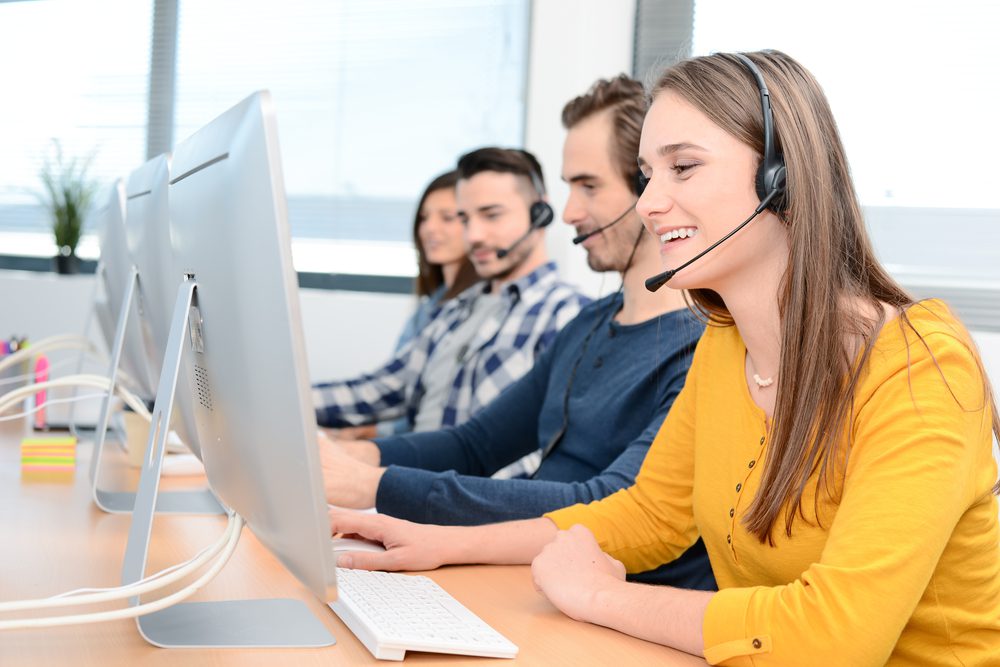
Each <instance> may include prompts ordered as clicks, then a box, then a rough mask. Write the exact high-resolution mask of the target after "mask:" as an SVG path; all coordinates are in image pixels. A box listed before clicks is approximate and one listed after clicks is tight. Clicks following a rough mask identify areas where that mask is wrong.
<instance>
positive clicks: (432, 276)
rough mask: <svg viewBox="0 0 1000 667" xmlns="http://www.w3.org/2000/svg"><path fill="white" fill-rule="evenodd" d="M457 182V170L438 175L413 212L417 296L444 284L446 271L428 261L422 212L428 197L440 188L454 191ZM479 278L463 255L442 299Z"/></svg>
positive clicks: (470, 284) (427, 293) (425, 189)
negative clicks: (421, 233) (422, 227)
mask: <svg viewBox="0 0 1000 667" xmlns="http://www.w3.org/2000/svg"><path fill="white" fill-rule="evenodd" d="M456 183H458V172H457V171H449V172H446V173H444V174H441V175H440V176H438V177H436V178H435V179H434V180H433V181H431V182H430V183H428V185H427V187H426V188H424V193H423V194H422V195H420V202H419V203H417V211H416V213H414V214H413V244H414V245H415V246H416V247H417V267H418V271H417V279H416V281H415V283H414V288H415V290H416V293H417V296H430V295H431V294H433V293H434V291H435V290H437V288H438V287H440V286H441V285H443V284H444V271H443V270H442V269H441V265H440V264H431V263H430V262H428V261H427V255H426V254H425V253H424V244H423V242H421V240H420V233H419V229H420V221H421V219H422V217H421V213H420V212H421V211H422V210H423V208H424V203H425V202H426V201H427V197H429V196H430V194H431V193H432V192H437V191H438V190H451V191H452V192H454V191H455V184H456ZM478 280H479V276H478V275H477V274H476V269H475V268H474V267H473V266H472V262H471V261H470V260H469V258H468V257H463V258H462V265H461V266H460V267H459V269H458V273H456V274H455V282H454V283H452V285H451V287H449V288H448V289H447V290H445V294H444V296H443V297H442V300H445V301H446V300H448V299H450V298H452V297H454V296H456V295H458V294H460V293H461V292H463V291H465V289H466V288H468V287H471V286H472V285H473V283H475V282H476V281H478Z"/></svg>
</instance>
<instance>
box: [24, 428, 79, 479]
mask: <svg viewBox="0 0 1000 667" xmlns="http://www.w3.org/2000/svg"><path fill="white" fill-rule="evenodd" d="M75 469H76V438H75V437H73V436H71V435H62V436H45V437H40V438H24V439H23V440H21V478H22V479H31V480H44V481H66V480H72V479H73V471H74V470H75Z"/></svg>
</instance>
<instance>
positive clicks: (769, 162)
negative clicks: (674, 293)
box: [640, 53, 787, 292]
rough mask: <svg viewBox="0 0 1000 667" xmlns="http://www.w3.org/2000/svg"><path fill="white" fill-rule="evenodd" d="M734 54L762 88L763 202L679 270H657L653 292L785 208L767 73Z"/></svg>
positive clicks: (759, 179)
mask: <svg viewBox="0 0 1000 667" xmlns="http://www.w3.org/2000/svg"><path fill="white" fill-rule="evenodd" d="M732 55H733V56H734V57H735V58H736V59H738V60H739V61H740V62H741V63H742V64H743V65H744V66H745V67H746V68H747V69H748V70H750V74H752V75H753V78H754V81H756V83H757V90H758V91H760V106H761V114H762V120H763V125H764V154H763V155H762V156H761V160H760V165H759V166H758V167H757V174H756V176H755V177H754V188H755V190H756V192H757V198H758V199H759V200H760V204H759V205H758V206H757V208H756V210H754V212H753V213H752V214H751V215H750V217H749V218H747V219H746V220H744V221H743V222H741V223H740V224H739V225H737V226H736V227H735V228H734V229H733V230H732V231H731V232H729V233H728V234H726V235H725V236H723V237H722V238H721V239H719V240H718V241H716V242H715V243H713V244H712V245H710V246H708V247H707V248H705V249H704V250H702V251H701V252H700V253H698V254H697V255H695V256H694V257H692V258H691V259H689V260H688V261H686V262H684V263H683V264H681V265H680V266H678V267H677V268H676V269H667V270H666V271H664V272H663V273H658V274H657V275H655V276H653V277H652V278H649V279H647V280H646V289H648V290H649V291H650V292H655V291H656V290H658V289H660V288H661V287H663V286H664V285H665V284H666V283H667V281H669V280H670V279H671V278H673V277H674V274H676V273H677V272H678V271H680V270H681V269H683V268H685V267H687V266H689V265H691V264H692V263H694V262H696V261H698V260H699V259H701V258H702V257H704V256H705V255H707V254H708V253H709V252H711V251H712V250H714V249H715V248H717V247H718V246H719V245H721V244H722V243H723V242H724V241H726V240H727V239H729V238H730V237H731V236H733V235H734V234H735V233H736V232H738V231H740V230H741V229H743V228H744V227H746V226H747V225H748V224H750V221H751V220H753V219H754V218H756V217H757V216H758V215H760V214H761V213H762V212H764V211H765V210H766V209H771V210H772V211H774V212H775V213H777V214H779V215H780V214H781V213H782V212H784V210H785V208H786V194H787V193H786V183H785V175H786V170H785V159H784V157H782V156H781V155H780V154H779V153H778V149H777V147H776V146H775V141H774V116H773V115H772V114H771V95H770V93H768V91H767V84H766V83H764V75H763V74H761V73H760V70H759V69H757V65H755V64H754V62H753V61H752V60H750V58H748V57H747V56H746V55H744V54H742V53H734V54H732ZM640 181H641V183H640V186H641V187H642V188H643V189H645V187H646V183H648V182H649V179H647V178H645V177H644V176H643V177H642V178H641V179H640Z"/></svg>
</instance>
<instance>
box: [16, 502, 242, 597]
mask: <svg viewBox="0 0 1000 667" xmlns="http://www.w3.org/2000/svg"><path fill="white" fill-rule="evenodd" d="M235 526H236V515H235V514H230V515H229V522H228V523H227V524H226V529H225V530H224V531H223V532H222V534H221V535H220V536H219V537H218V538H217V539H216V541H215V542H214V543H213V544H210V545H209V546H207V547H205V548H204V549H202V550H201V551H200V552H199V553H198V554H197V555H196V556H195V557H194V558H191V559H189V560H187V561H185V562H183V563H178V564H177V565H174V566H172V567H169V568H167V569H165V570H162V571H160V572H157V573H156V574H152V575H150V576H148V577H145V578H144V579H140V580H139V581H135V582H132V583H131V584H125V585H123V586H113V587H109V588H79V589H77V590H74V591H68V592H66V593H60V594H59V595H53V596H51V597H47V598H41V599H37V600H16V601H13V602H2V603H0V613H2V612H11V611H23V610H25V609H46V608H49V607H70V606H76V605H86V604H99V603H103V602H112V601H114V600H123V599H126V598H130V597H135V596H136V595H141V594H143V593H149V592H152V591H156V590H159V589H161V588H165V587H167V586H169V585H170V584H172V583H174V582H175V581H179V580H181V579H183V578H185V577H187V576H189V575H191V574H193V573H194V572H196V571H198V570H200V569H201V568H202V567H204V566H205V565H206V564H207V563H209V562H211V560H212V559H213V558H215V557H216V556H218V555H219V553H220V552H221V551H222V550H223V549H225V547H226V544H227V543H228V542H229V540H230V539H231V537H232V535H231V533H232V531H233V530H234V529H235Z"/></svg>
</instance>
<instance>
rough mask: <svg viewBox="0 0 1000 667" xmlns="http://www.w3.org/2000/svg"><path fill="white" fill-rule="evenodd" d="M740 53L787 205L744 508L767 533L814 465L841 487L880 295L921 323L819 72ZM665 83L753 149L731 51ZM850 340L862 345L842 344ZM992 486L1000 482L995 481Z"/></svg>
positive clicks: (712, 305)
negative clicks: (765, 405)
mask: <svg viewBox="0 0 1000 667" xmlns="http://www.w3.org/2000/svg"><path fill="white" fill-rule="evenodd" d="M746 55H747V56H748V57H749V58H751V59H752V60H753V62H754V63H755V64H756V65H757V67H758V68H759V69H760V70H761V72H762V73H763V75H764V79H765V82H766V83H767V87H768V90H769V93H770V98H771V107H772V109H773V114H774V128H775V135H776V143H777V148H778V151H779V152H780V153H781V154H782V155H783V156H784V159H785V164H786V167H787V194H786V200H785V201H786V210H785V211H784V212H783V213H782V214H781V216H780V217H781V219H782V221H783V222H784V223H785V225H786V226H787V229H788V238H789V245H790V251H789V260H788V268H787V270H786V273H785V275H784V276H783V278H782V282H781V287H780V288H779V294H778V306H779V311H780V314H781V359H780V364H779V367H778V385H777V392H778V393H777V397H776V403H775V409H774V419H773V422H772V430H771V434H770V443H769V445H768V454H767V457H766V459H765V465H764V470H763V471H762V478H761V485H760V491H758V493H757V495H756V497H755V498H754V499H753V502H752V503H751V505H750V507H749V509H748V511H747V515H746V517H745V518H744V524H745V525H746V527H747V530H748V531H749V532H751V533H753V534H754V535H755V536H757V538H758V539H760V540H761V542H767V541H772V537H771V536H772V533H773V529H774V526H775V524H776V523H778V521H779V519H780V518H781V516H782V515H784V528H785V534H786V535H789V536H790V535H791V530H792V522H793V520H794V518H795V515H796V514H799V515H800V516H801V517H803V518H805V516H806V515H805V513H804V512H803V508H802V496H803V492H804V490H805V488H806V485H807V483H808V481H809V479H810V477H811V476H812V475H813V474H814V473H816V472H817V471H818V483H819V485H820V486H822V487H823V488H825V489H828V490H832V491H831V492H832V493H833V494H837V493H839V491H838V490H839V488H840V487H839V482H841V481H842V479H843V470H844V469H845V468H846V461H847V456H848V454H849V450H850V442H849V439H847V438H845V437H844V434H845V433H847V432H848V429H847V426H848V424H847V422H848V420H849V419H850V418H851V413H852V411H853V398H854V393H855V390H856V388H857V386H858V383H859V381H860V377H861V374H862V372H863V369H864V368H865V366H866V362H867V361H868V358H869V355H870V354H871V351H872V347H873V345H874V343H875V339H876V336H877V335H878V332H879V331H880V330H881V328H882V326H883V324H884V323H885V315H884V312H885V311H884V309H883V306H882V304H887V305H888V306H889V307H890V308H891V309H893V310H897V311H899V313H900V315H899V326H901V327H905V328H909V329H911V330H913V331H914V333H916V335H917V336H918V337H919V336H920V334H919V333H918V332H916V331H915V330H914V329H913V326H912V324H910V322H909V319H908V318H907V316H906V309H907V308H909V307H910V306H912V305H913V303H914V302H913V299H912V298H911V297H910V296H909V295H908V294H907V293H906V291H905V290H903V288H902V287H900V286H899V284H898V283H897V282H896V281H895V280H893V278H892V277H891V276H889V274H888V273H887V272H886V271H885V269H884V268H882V266H881V265H880V264H879V262H878V260H877V259H876V257H875V253H874V250H873V248H872V244H871V241H870V240H869V238H868V233H867V230H866V228H865V223H864V218H863V215H862V211H861V205H860V203H859V201H858V197H857V193H856V192H855V190H854V185H853V183H852V181H851V177H850V170H849V168H848V164H847V158H846V154H845V152H844V148H843V145H842V143H841V141H840V134H839V132H838V130H837V125H836V122H835V121H834V119H833V114H832V112H831V111H830V106H829V104H828V102H827V100H826V96H825V95H824V94H823V91H822V89H821V88H820V86H819V84H818V83H817V82H816V81H815V79H814V78H813V77H812V75H811V74H810V73H809V72H808V71H806V70H805V68H803V67H802V66H801V65H800V64H799V63H797V62H796V61H795V60H793V59H792V58H790V57H788V56H787V55H785V54H783V53H780V52H777V51H764V52H757V53H749V54H746ZM665 90H670V91H672V92H674V93H676V94H678V95H680V96H681V97H683V98H684V99H685V100H686V101H687V102H688V103H690V104H692V105H693V106H695V107H696V108H697V109H699V110H700V111H701V112H702V113H704V114H705V115H706V116H708V117H709V118H710V119H711V120H712V121H713V122H714V123H715V124H716V125H718V126H719V127H721V128H722V129H723V130H725V131H726V132H728V133H730V134H731V135H732V136H734V137H736V138H737V139H739V140H740V141H742V142H743V143H745V144H747V145H748V146H750V147H751V148H753V149H754V150H755V151H756V152H757V153H758V155H761V154H763V143H764V142H763V121H762V112H761V104H760V94H759V91H758V88H757V84H756V82H755V80H754V79H753V76H752V74H751V73H750V71H749V70H748V69H747V67H746V66H745V65H744V64H743V63H741V62H740V61H739V60H738V59H737V58H736V57H735V56H733V55H732V54H714V55H711V56H705V57H701V58H694V59H691V60H687V61H684V62H681V63H679V64H678V65H675V66H674V67H672V68H670V69H668V70H667V71H666V72H665V73H664V74H663V75H662V76H661V78H660V80H659V81H658V82H657V84H656V87H655V88H654V89H653V91H652V95H653V97H656V95H658V94H659V93H661V92H663V91H665ZM690 294H691V296H690V298H691V300H692V301H693V308H694V309H695V310H696V312H699V313H700V314H701V315H702V316H703V317H705V318H706V319H707V320H708V321H709V323H710V324H713V325H723V326H725V325H732V324H733V320H732V317H731V315H730V313H729V311H728V309H727V308H726V305H725V303H724V302H723V301H722V299H721V298H720V296H719V295H718V294H717V293H715V292H713V291H710V290H692V291H691V293H690ZM858 303H862V304H866V305H867V306H868V308H863V309H862V310H863V311H866V312H859V310H858V309H857V307H856V304H858ZM852 304H854V305H853V306H852ZM871 313H875V315H871ZM904 333H905V331H904ZM858 340H860V341H861V344H860V346H853V345H852V344H851V341H858ZM921 340H922V339H921ZM970 344H971V341H970ZM925 345H926V344H925ZM977 361H978V357H977ZM978 363H979V368H980V372H981V374H982V377H983V385H984V395H985V397H986V401H987V405H988V406H989V408H988V409H990V410H991V411H992V418H993V433H994V434H995V435H996V436H997V437H998V438H1000V418H998V415H997V407H996V401H995V400H994V397H993V393H992V390H991V388H990V384H989V380H988V379H987V377H986V374H985V372H984V370H983V367H982V363H981V361H980V362H978ZM945 381H947V379H945ZM841 447H843V451H840V449H841ZM998 491H1000V484H998V485H997V486H996V487H994V492H995V493H996V492H998ZM819 495H820V494H819V493H817V494H816V498H817V499H818V498H819ZM814 510H815V508H814ZM814 516H815V514H814Z"/></svg>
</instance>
